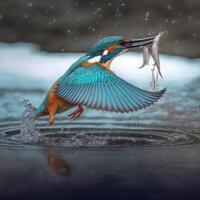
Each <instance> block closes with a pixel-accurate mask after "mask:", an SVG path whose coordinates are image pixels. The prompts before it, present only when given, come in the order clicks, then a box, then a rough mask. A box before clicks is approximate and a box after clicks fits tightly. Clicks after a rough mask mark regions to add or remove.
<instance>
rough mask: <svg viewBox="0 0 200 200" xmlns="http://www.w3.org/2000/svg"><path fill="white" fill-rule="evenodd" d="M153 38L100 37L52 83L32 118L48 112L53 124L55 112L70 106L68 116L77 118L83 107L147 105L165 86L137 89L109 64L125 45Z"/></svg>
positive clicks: (113, 109)
mask: <svg viewBox="0 0 200 200" xmlns="http://www.w3.org/2000/svg"><path fill="white" fill-rule="evenodd" d="M154 39H155V37H148V38H142V39H126V38H124V37H121V36H109V37H105V38H103V39H101V40H99V41H98V42H97V43H96V44H94V46H93V47H92V48H91V49H90V50H89V52H88V53H87V54H85V55H83V56H82V57H80V58H79V59H78V60H77V61H76V62H75V63H74V64H72V65H71V67H70V68H69V69H68V70H67V71H66V72H65V73H64V74H63V75H62V76H61V77H60V78H59V79H58V80H57V81H56V82H55V83H54V84H53V85H52V87H51V89H50V90H49V92H48V94H47V96H46V97H45V99H44V101H43V102H42V104H41V105H40V106H39V107H38V108H37V109H36V110H35V111H34V113H33V114H32V117H33V119H34V120H35V119H38V118H39V117H41V116H45V115H49V124H50V125H52V124H53V123H54V117H55V114H57V113H61V112H64V111H67V110H69V109H70V108H73V107H77V109H76V111H74V112H72V113H71V114H69V116H70V117H71V119H76V118H78V117H79V116H80V115H81V114H82V113H83V111H84V107H88V108H92V109H97V110H103V111H111V112H121V113H125V112H133V111H137V110H139V109H142V108H145V107H147V106H150V105H151V104H153V103H154V102H156V101H157V100H158V99H159V98H160V97H161V96H162V95H163V94H164V93H165V90H166V89H163V90H161V91H158V92H150V91H146V90H143V89H140V88H138V87H136V86H134V85H132V84H130V83H128V82H126V81H125V80H123V79H122V78H120V77H119V76H117V75H116V74H115V73H114V72H113V71H112V70H111V69H110V65H111V63H112V61H113V59H114V58H115V57H117V56H119V55H120V54H122V53H125V52H127V51H128V49H130V48H134V47H140V46H146V45H149V44H151V43H153V41H154ZM125 64H126V63H125Z"/></svg>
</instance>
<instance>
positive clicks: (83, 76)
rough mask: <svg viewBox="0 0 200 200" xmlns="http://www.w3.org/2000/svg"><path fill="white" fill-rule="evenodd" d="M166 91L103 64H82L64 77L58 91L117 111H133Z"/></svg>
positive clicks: (76, 100)
mask: <svg viewBox="0 0 200 200" xmlns="http://www.w3.org/2000/svg"><path fill="white" fill-rule="evenodd" d="M164 92H165V89H164V90H162V91H159V92H149V91H145V90H142V89H140V88H138V87H135V86H133V85H131V84H130V83H128V82H126V81H124V80H123V79H121V78H120V77H118V76H117V75H115V74H114V73H112V72H109V71H107V70H105V69H103V68H102V67H101V66H100V65H99V64H94V65H93V66H91V67H88V68H86V67H81V66H80V67H79V68H77V69H76V70H74V71H73V72H72V73H70V74H69V75H68V76H65V77H63V78H62V80H60V83H59V87H58V91H57V95H58V96H60V97H62V98H64V99H65V100H66V101H69V102H71V103H73V104H77V105H83V106H86V107H89V108H94V109H100V110H105V111H115V112H131V111H136V110H138V109H142V108H145V107H147V106H149V105H151V104H153V103H154V102H156V101H157V100H158V99H159V98H160V97H161V96H162V95H163V93H164Z"/></svg>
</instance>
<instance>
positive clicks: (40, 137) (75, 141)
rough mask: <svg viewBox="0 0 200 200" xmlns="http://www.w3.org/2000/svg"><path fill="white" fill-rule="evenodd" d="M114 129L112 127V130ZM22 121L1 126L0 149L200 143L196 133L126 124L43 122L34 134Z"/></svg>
mask: <svg viewBox="0 0 200 200" xmlns="http://www.w3.org/2000/svg"><path fill="white" fill-rule="evenodd" d="M111 127H112V128H111ZM22 128H23V127H22V126H21V124H20V122H15V123H14V122H10V123H2V124H0V146H1V147H2V146H3V147H5V146H17V147H24V145H26V144H28V145H32V146H33V145H34V146H40V147H50V146H51V147H52V146H54V147H65V148H73V147H76V148H77V147H78V148H82V147H83V148H104V147H105V148H109V147H110V148H129V147H143V146H170V145H188V144H198V143H200V137H199V134H198V133H197V131H192V130H191V131H190V130H174V129H164V128H142V127H141V128H138V127H137V128H133V127H127V126H126V125H120V126H119V125H114V124H110V128H109V127H108V128H105V126H104V124H101V123H99V124H94V125H91V124H90V125H89V126H88V124H87V123H85V124H84V123H83V124H82V125H81V126H80V123H76V122H74V123H73V125H72V126H71V125H69V124H68V125H66V124H62V123H59V124H57V125H55V126H53V127H49V126H48V125H46V124H44V123H40V124H38V125H37V128H35V129H33V130H34V131H30V130H28V131H27V132H24V130H23V131H22Z"/></svg>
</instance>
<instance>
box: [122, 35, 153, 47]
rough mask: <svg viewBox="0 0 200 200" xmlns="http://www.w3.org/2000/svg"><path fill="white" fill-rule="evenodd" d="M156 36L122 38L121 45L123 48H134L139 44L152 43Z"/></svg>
mask: <svg viewBox="0 0 200 200" xmlns="http://www.w3.org/2000/svg"><path fill="white" fill-rule="evenodd" d="M155 37H156V36H152V37H147V38H139V39H131V40H124V41H123V42H122V46H123V47H124V48H128V49H129V48H135V47H140V46H146V45H148V44H152V43H153V41H154V39H155Z"/></svg>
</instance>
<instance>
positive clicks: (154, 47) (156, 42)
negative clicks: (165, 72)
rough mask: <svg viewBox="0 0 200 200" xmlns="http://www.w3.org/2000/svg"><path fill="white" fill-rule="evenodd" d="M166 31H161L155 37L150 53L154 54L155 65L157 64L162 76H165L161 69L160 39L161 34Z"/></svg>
mask: <svg viewBox="0 0 200 200" xmlns="http://www.w3.org/2000/svg"><path fill="white" fill-rule="evenodd" d="M164 33H165V32H161V33H159V34H158V35H157V36H156V37H155V39H154V41H153V44H152V46H151V48H150V54H151V56H152V58H153V60H154V62H155V63H154V65H155V66H156V68H157V70H158V73H159V75H160V77H161V78H163V76H162V74H161V71H160V58H159V53H158V51H159V41H160V38H161V36H162V35H163V34H164Z"/></svg>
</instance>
